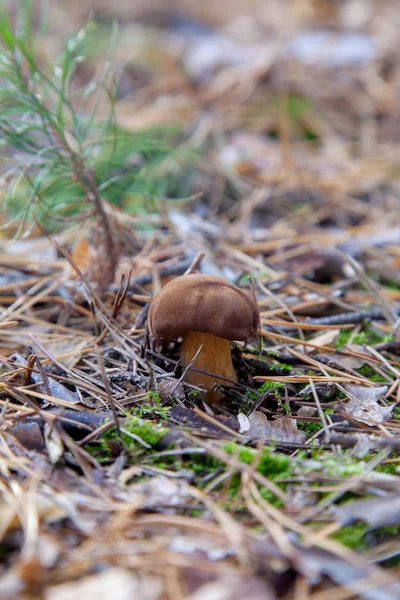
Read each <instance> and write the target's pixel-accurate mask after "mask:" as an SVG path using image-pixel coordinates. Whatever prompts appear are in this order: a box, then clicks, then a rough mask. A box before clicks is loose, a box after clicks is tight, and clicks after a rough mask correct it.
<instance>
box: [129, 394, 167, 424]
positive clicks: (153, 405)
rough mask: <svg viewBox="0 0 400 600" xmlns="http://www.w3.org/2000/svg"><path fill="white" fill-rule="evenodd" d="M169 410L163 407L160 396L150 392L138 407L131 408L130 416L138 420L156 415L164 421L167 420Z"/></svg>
mask: <svg viewBox="0 0 400 600" xmlns="http://www.w3.org/2000/svg"><path fill="white" fill-rule="evenodd" d="M169 410H170V409H169V408H168V407H167V406H163V401H162V400H161V398H160V394H159V393H158V392H155V391H151V392H147V394H146V395H145V396H144V398H143V399H142V402H141V403H140V405H139V406H135V407H134V408H132V410H131V415H133V416H135V417H139V418H142V417H145V416H151V415H157V417H159V418H161V419H162V420H164V421H165V420H166V419H167V418H168V411H169Z"/></svg>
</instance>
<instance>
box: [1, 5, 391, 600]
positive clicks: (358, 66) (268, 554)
mask: <svg viewBox="0 0 400 600" xmlns="http://www.w3.org/2000/svg"><path fill="white" fill-rule="evenodd" d="M88 4H89V3H88V2H82V3H80V7H79V9H80V10H79V11H78V12H77V14H76V15H74V14H73V11H72V14H69V15H68V19H67V17H66V16H65V13H58V12H57V11H56V14H57V15H58V17H59V15H60V14H61V15H62V14H64V18H65V22H64V21H63V20H62V18H58V17H57V18H53V20H52V21H50V23H51V24H50V27H49V30H48V31H46V32H45V33H44V34H43V36H42V41H41V44H40V48H39V54H40V56H41V57H42V59H43V56H44V55H50V56H53V55H56V54H57V52H59V49H60V47H61V43H62V41H63V40H62V39H61V38H60V32H61V31H62V29H63V28H64V29H65V31H68V30H71V32H72V31H74V32H75V33H76V31H78V29H79V27H80V26H81V25H82V24H83V22H82V19H83V18H84V16H85V14H84V13H85V10H86V8H87V5H88ZM103 4H104V3H101V5H102V6H103ZM232 5H234V7H235V11H236V10H237V5H236V3H235V2H232ZM193 6H194V5H192V4H191V3H190V2H188V3H187V6H186V5H185V7H186V12H182V13H179V14H178V16H179V18H178V16H177V15H176V14H175V15H172V14H169V13H168V14H167V13H165V11H164V12H160V11H158V12H157V11H155V12H154V14H152V13H151V11H150V12H149V13H148V14H147V13H146V15H144V16H143V15H142V14H137V15H136V16H135V20H129V19H128V16H127V15H128V14H129V11H128V8H127V7H126V6H125V3H124V2H121V6H120V10H121V14H120V17H121V25H120V29H119V32H118V35H117V36H116V37H117V42H116V47H115V53H114V58H113V67H112V68H113V70H114V72H115V73H116V74H117V75H118V77H120V78H121V79H120V81H119V84H118V88H117V101H116V102H115V106H114V111H115V119H116V122H117V123H118V124H119V126H121V127H122V128H124V130H125V131H128V132H129V135H131V136H133V138H135V139H136V138H138V139H140V140H141V141H140V144H141V145H140V150H137V151H136V150H135V152H131V153H129V152H124V155H123V159H122V158H121V161H122V160H123V161H124V162H123V164H121V168H119V169H115V173H116V174H115V181H117V179H118V177H120V172H121V171H124V170H129V169H131V170H132V171H134V172H135V173H136V174H137V178H136V180H135V181H134V182H132V181H130V182H129V185H125V181H126V180H125V179H124V178H122V179H121V180H119V179H118V181H119V183H118V185H117V186H115V185H114V183H115V181H114V179H113V173H111V174H108V176H109V185H107V187H106V186H104V197H103V189H100V195H101V196H102V203H103V204H102V206H103V207H105V213H106V214H105V216H104V218H103V219H102V220H101V219H100V221H99V220H97V219H93V218H91V219H87V218H86V216H87V214H86V213H76V214H75V213H74V214H73V215H72V218H70V219H68V223H67V225H68V226H67V225H65V226H64V225H62V226H61V227H56V224H55V223H56V222H57V218H59V221H60V220H61V221H62V218H64V213H63V212H62V210H63V208H62V207H61V208H60V207H58V205H57V203H54V198H53V196H51V194H50V190H51V189H53V186H54V182H53V181H52V183H51V185H49V186H48V187H47V188H45V193H44V196H43V197H44V201H43V202H42V204H41V207H42V208H43V206H44V205H46V202H49V203H50V204H48V205H47V206H50V207H51V208H50V209H49V210H48V211H47V214H46V215H45V218H41V219H39V217H38V214H39V213H34V216H32V215H33V213H32V215H30V216H31V217H32V219H33V220H32V222H31V223H30V224H29V223H28V225H27V220H29V219H27V217H26V214H24V218H23V219H22V220H23V224H24V226H25V229H26V226H27V229H28V230H29V235H28V236H25V237H24V235H22V236H21V235H18V236H16V237H14V234H16V233H18V234H19V233H20V227H19V226H20V224H21V212H19V211H20V208H21V206H20V204H18V202H20V197H19V196H18V194H19V193H20V190H21V189H22V190H24V189H25V188H23V187H22V188H21V185H20V181H19V187H18V186H17V185H16V184H15V179H13V180H12V181H13V182H14V183H13V190H14V191H15V195H14V196H12V197H11V198H8V202H7V205H6V206H4V211H3V217H2V218H3V224H4V226H3V227H2V232H1V235H2V237H1V240H0V241H1V254H0V309H1V312H0V363H1V370H0V411H1V412H0V491H1V497H2V500H1V510H0V597H1V598H3V599H8V598H10V599H11V598H13V599H14V598H17V599H21V600H25V599H28V598H35V599H37V600H41V599H43V600H64V598H65V599H67V598H68V599H75V598H78V597H79V598H84V599H89V600H91V599H92V598H93V599H94V598H96V600H103V598H104V599H105V598H115V599H118V600H129V599H130V598H138V599H139V598H140V599H143V600H164V599H165V600H179V599H188V600H189V599H190V600H200V599H201V600H241V599H242V598H243V599H244V598H248V599H252V600H262V599H265V600H274V599H277V598H282V600H346V599H348V600H351V599H354V598H365V599H367V600H392V599H393V600H395V599H398V598H400V583H399V580H400V456H399V448H400V330H399V325H400V244H399V242H400V210H399V202H400V200H399V194H400V178H399V175H400V152H399V149H400V122H399V117H398V115H399V110H400V96H399V83H400V66H399V65H400V63H399V61H398V53H399V50H398V49H399V48H400V23H399V22H398V21H399V20H400V16H399V14H398V10H397V8H396V3H395V2H389V1H388V2H370V3H368V2H355V1H351V2H350V1H349V2H343V3H332V2H326V3H325V2H322V1H321V2H311V1H310V2H307V1H293V2H280V3H279V7H278V8H279V10H278V9H277V6H276V5H275V3H274V2H272V1H271V2H267V1H265V2H260V3H258V7H261V8H260V11H259V13H258V12H257V13H256V14H255V16H252V17H245V16H243V15H240V14H238V12H234V14H232V15H231V16H229V10H228V6H229V2H227V3H226V14H225V13H224V21H223V22H219V21H218V22H217V19H216V18H215V19H214V20H213V13H212V9H211V8H210V9H209V11H207V9H206V7H207V3H206V4H205V5H204V7H203V9H202V11H203V12H202V11H200V12H201V14H198V13H196V9H195V8H193ZM103 8H104V6H103ZM268 8H269V9H270V10H268ZM264 9H265V10H264ZM57 10H58V9H57ZM60 10H61V9H60ZM197 10H200V9H197ZM232 10H233V9H232ZM124 11H127V12H124ZM204 12H205V13H207V14H206V15H205V14H204ZM214 16H215V15H214ZM217 16H218V15H217ZM200 17H201V18H202V19H203V20H202V21H201V22H200V20H199V19H200ZM111 29H112V26H111V19H110V17H109V15H101V18H100V19H99V22H98V26H97V29H96V30H95V31H94V32H93V30H92V32H91V33H89V34H88V35H89V40H90V43H88V44H87V47H86V48H85V51H86V54H87V55H88V59H87V60H86V61H85V62H82V63H79V64H78V65H77V69H76V72H75V74H74V86H75V89H79V88H80V86H83V85H86V84H87V83H88V81H90V80H91V78H92V77H94V76H95V74H96V70H97V69H98V66H99V64H100V63H101V64H103V63H104V60H105V57H106V51H105V48H106V46H107V43H106V41H105V40H106V39H108V37H109V35H110V32H111ZM111 35H112V32H111ZM90 36H92V37H90ZM93 36H94V37H93ZM95 41H96V43H95ZM40 60H41V59H40ZM0 106H1V104H0ZM90 108H91V105H90V101H89V106H86V107H85V110H88V111H89V110H90ZM92 108H93V107H92ZM96 110H97V118H98V119H101V118H102V117H103V118H105V116H106V114H107V113H106V111H107V110H108V109H107V107H106V106H105V105H104V107H103V105H102V104H101V105H100V106H97V107H96ZM0 117H1V115H0ZM157 136H160V137H157ZM161 138H162V140H163V141H162V144H165V145H168V148H169V149H170V151H168V152H165V153H164V154H163V152H161V149H162V148H161V146H162V144H161V142H159V144H160V147H158V146H157V143H158V142H157V139H161ZM143 140H145V141H146V143H145V144H144V142H143ZM143 144H144V146H145V147H144V149H142V148H143ZM146 144H147V146H148V147H147V149H146ZM162 147H164V146H162ZM3 149H4V148H3ZM60 149H61V150H62V147H61V146H60V148H59V149H57V151H58V150H60ZM18 152H20V151H19V150H18V149H17V150H15V151H14V150H13V151H12V152H11V151H10V149H9V148H6V149H5V151H4V157H3V158H4V161H3V162H5V163H8V164H10V163H11V162H13V161H17V159H18V160H19V159H21V156H22V158H23V152H22V151H21V152H22V154H20V155H18ZM22 162H23V161H22ZM26 164H27V163H26V162H25V165H26ZM37 164H39V163H36V167H37ZM40 165H42V166H40V168H39V173H40V174H41V175H38V172H36V177H39V176H41V177H42V176H43V173H44V168H45V167H44V166H43V165H45V163H40ZM149 165H150V166H149ZM114 167H115V165H114ZM2 168H3V167H2ZM7 169H8V170H7V171H3V173H4V177H3V181H2V184H4V187H5V188H7V187H10V185H11V183H10V182H11V179H12V177H15V173H12V176H11V175H10V170H9V166H8V167H7ZM26 171H27V167H26V169H25V171H24V173H26ZM117 171H118V172H117ZM124 172H125V171H124ZM96 175H97V173H96ZM43 178H44V179H45V177H42V179H43ZM113 186H114V187H113ZM124 186H125V187H124ZM17 188H18V189H17ZM38 189H39V188H35V195H36V192H37V193H38V195H39V192H40V190H39V191H37V190H38ZM16 190H17V191H18V193H17V191H16ZM60 193H61V192H60ZM46 194H47V195H46ZM52 202H53V204H52ZM39 204H40V203H39ZM58 211H59V212H58ZM22 212H23V211H22ZM82 215H83V216H82ZM42 216H43V215H42ZM91 216H92V217H93V214H92V215H91ZM61 217H62V218H61ZM83 217H85V218H83ZM39 221H40V223H39ZM105 222H108V224H109V226H110V229H111V230H112V235H113V236H114V243H113V244H114V245H112V246H110V239H108V238H107V235H105V237H104V235H103V234H104V231H103V232H102V227H103V226H104V223H105ZM115 240H117V241H116V242H115ZM113 253H114V254H113ZM111 254H113V258H111ZM112 261H114V262H112ZM111 263H112V267H113V269H114V272H113V277H112V280H111V279H110V277H109V276H108V275H109V274H108V275H107V273H108V272H107V269H109V268H111V267H110V265H111ZM195 271H199V272H201V273H204V274H212V275H219V276H221V277H224V278H225V279H227V280H229V281H230V282H232V283H234V284H236V285H238V286H239V287H241V288H243V289H244V290H247V291H248V293H249V294H250V293H253V294H255V297H256V299H257V303H258V306H259V310H260V317H261V326H260V331H259V335H258V336H257V337H256V338H254V339H252V340H250V341H249V342H248V343H246V344H244V343H236V344H232V355H233V362H234V366H235V369H236V371H237V373H238V383H237V384H236V385H235V386H230V387H225V388H224V389H223V391H224V398H223V399H222V400H221V402H220V404H218V405H213V406H211V407H210V406H208V405H207V404H205V403H204V402H203V401H202V400H201V397H199V394H198V392H197V391H196V390H193V388H192V387H191V386H190V385H188V384H187V383H186V382H185V380H184V377H183V376H184V370H183V368H182V364H181V362H180V352H179V351H180V347H179V343H178V342H176V343H171V344H170V345H169V346H168V347H166V348H159V347H157V346H155V344H154V343H152V341H151V340H150V339H149V336H148V331H147V313H148V308H149V304H150V302H151V298H152V297H153V296H154V295H155V294H157V292H158V291H159V290H160V289H161V288H162V287H163V286H164V285H165V284H166V283H167V282H168V281H170V280H171V279H173V278H175V277H177V276H180V275H184V274H185V273H187V272H195Z"/></svg>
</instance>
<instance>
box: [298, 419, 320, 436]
mask: <svg viewBox="0 0 400 600" xmlns="http://www.w3.org/2000/svg"><path fill="white" fill-rule="evenodd" d="M297 428H298V429H300V431H304V433H305V434H306V436H307V437H310V436H311V435H314V433H316V432H317V431H320V430H321V429H322V423H317V422H316V421H297Z"/></svg>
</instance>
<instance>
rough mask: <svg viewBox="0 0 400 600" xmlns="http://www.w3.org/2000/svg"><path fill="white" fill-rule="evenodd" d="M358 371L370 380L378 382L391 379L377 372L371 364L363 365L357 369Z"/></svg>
mask: <svg viewBox="0 0 400 600" xmlns="http://www.w3.org/2000/svg"><path fill="white" fill-rule="evenodd" d="M356 371H357V373H360V375H363V376H364V377H366V378H367V379H369V381H374V382H376V383H388V382H389V380H388V379H386V378H385V377H383V376H382V375H381V374H380V373H377V372H376V371H375V370H374V369H373V368H372V367H370V366H369V365H363V366H362V367H360V368H359V369H356Z"/></svg>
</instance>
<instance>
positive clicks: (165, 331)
mask: <svg viewBox="0 0 400 600" xmlns="http://www.w3.org/2000/svg"><path fill="white" fill-rule="evenodd" d="M259 320H260V317H259V313H258V308H257V306H256V305H255V303H254V301H253V300H252V299H251V298H250V297H249V296H247V294H246V293H245V292H244V291H243V290H241V289H240V288H238V287H236V286H235V285H232V284H231V283H229V282H228V281H226V280H225V279H222V278H221V277H215V276H213V275H183V276H182V277H177V278H176V279H174V280H172V281H170V282H169V283H167V285H166V286H165V287H164V288H163V289H162V290H161V292H160V293H159V294H158V295H157V296H156V297H155V298H154V300H153V302H152V304H151V306H150V310H149V318H148V323H149V328H150V333H151V334H152V336H153V337H154V338H155V339H156V341H157V342H158V343H159V344H166V343H168V342H170V341H171V340H173V339H176V338H177V337H180V336H183V335H185V333H186V332H188V331H200V332H203V333H211V334H213V335H216V336H218V337H220V338H224V339H226V340H231V341H233V340H238V341H245V340H247V339H248V338H249V337H251V336H252V335H253V334H254V333H255V331H256V330H257V327H258V324H259Z"/></svg>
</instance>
